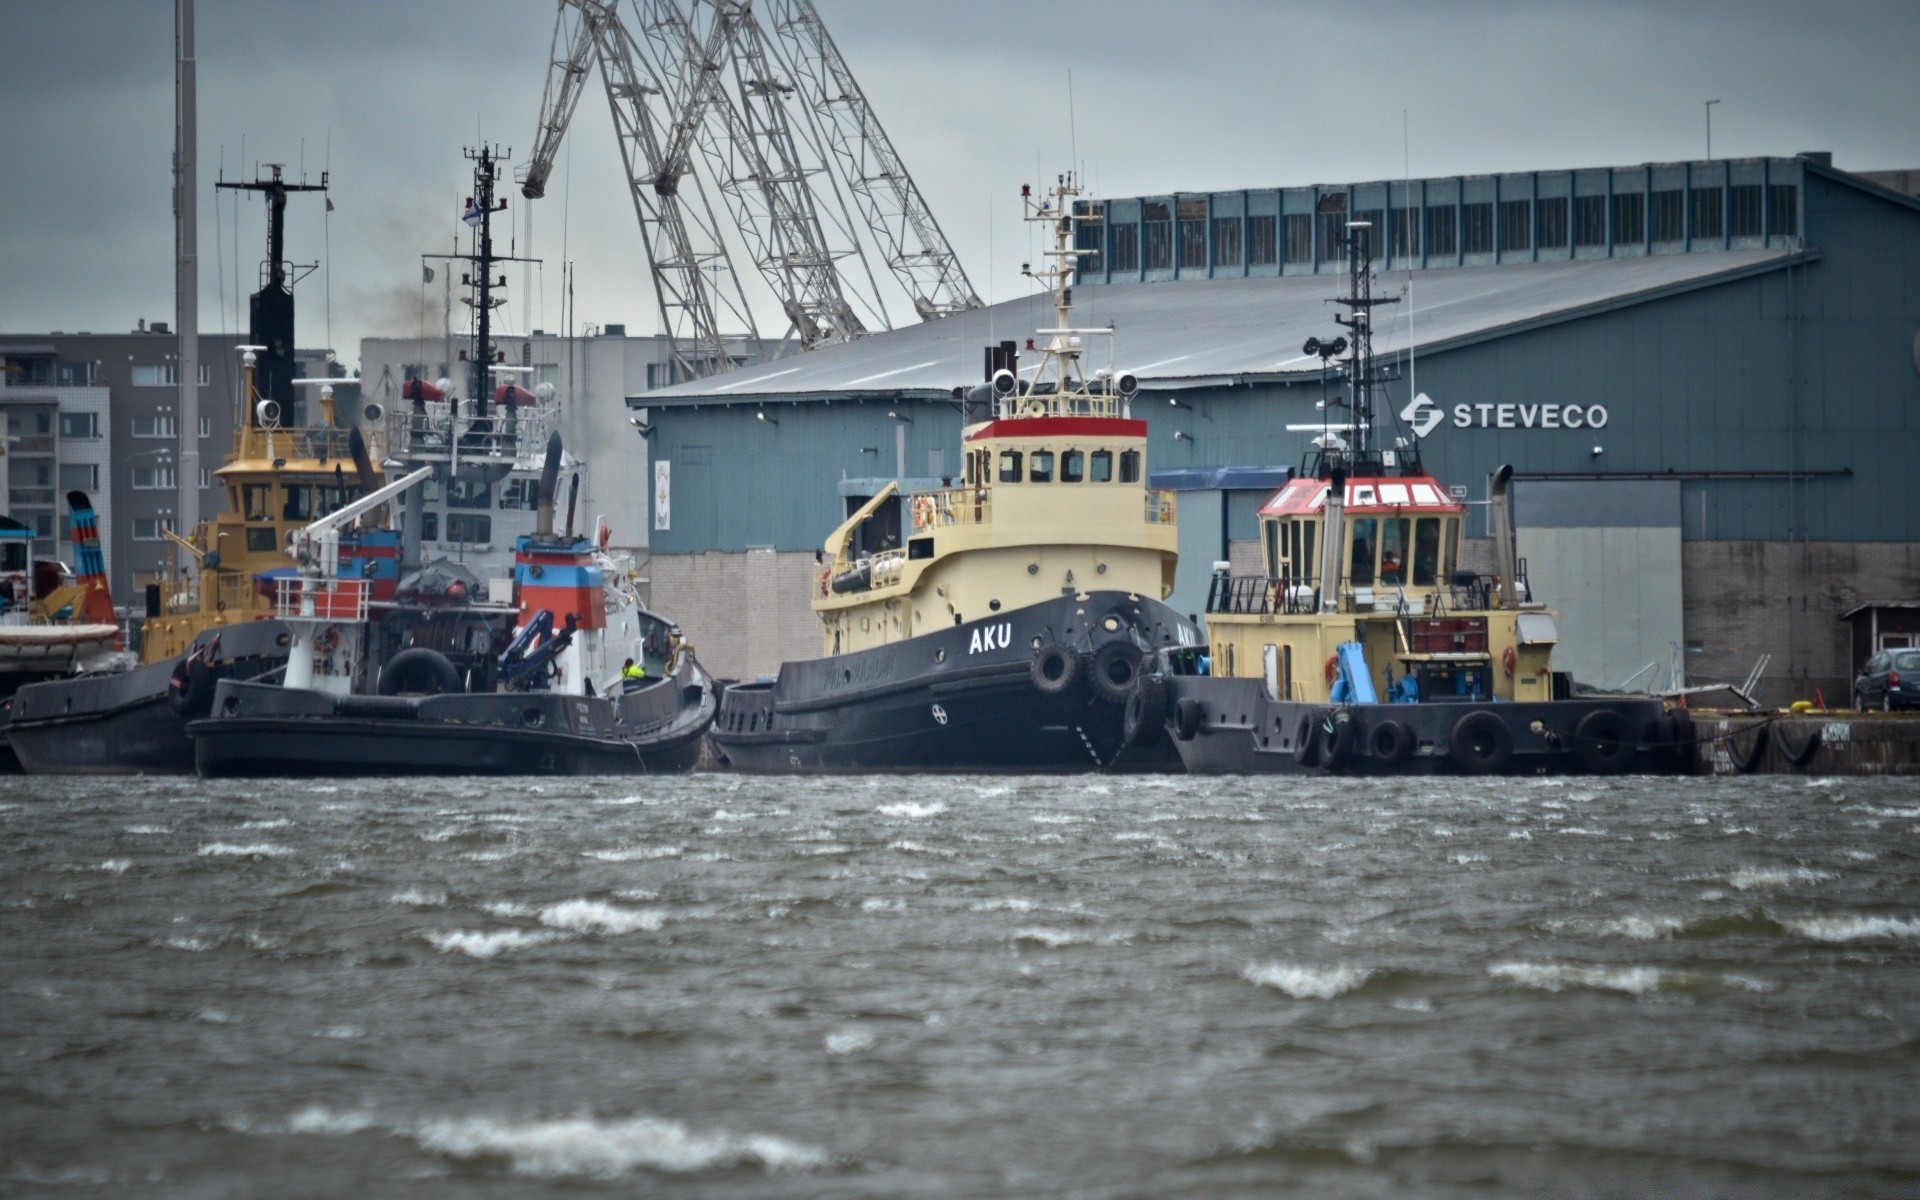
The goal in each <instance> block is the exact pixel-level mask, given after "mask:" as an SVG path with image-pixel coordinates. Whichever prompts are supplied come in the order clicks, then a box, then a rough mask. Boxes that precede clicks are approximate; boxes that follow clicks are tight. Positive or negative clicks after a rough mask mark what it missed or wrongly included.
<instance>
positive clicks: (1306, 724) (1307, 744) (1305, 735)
mask: <svg viewBox="0 0 1920 1200" xmlns="http://www.w3.org/2000/svg"><path fill="white" fill-rule="evenodd" d="M1293 761H1294V763H1295V764H1296V765H1298V766H1302V767H1311V766H1314V765H1316V764H1317V763H1319V761H1320V714H1319V713H1318V712H1315V711H1313V710H1311V709H1309V710H1308V711H1307V712H1306V713H1305V714H1304V715H1302V716H1301V718H1300V727H1299V728H1298V729H1296V730H1294V736H1293Z"/></svg>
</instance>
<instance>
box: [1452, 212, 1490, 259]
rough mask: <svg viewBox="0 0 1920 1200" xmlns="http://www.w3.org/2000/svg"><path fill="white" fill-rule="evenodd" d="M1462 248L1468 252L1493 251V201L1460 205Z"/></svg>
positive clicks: (1485, 252) (1482, 252) (1484, 252)
mask: <svg viewBox="0 0 1920 1200" xmlns="http://www.w3.org/2000/svg"><path fill="white" fill-rule="evenodd" d="M1460 249H1461V250H1462V251H1463V252H1465V253H1467V254H1491V253H1492V252H1493V202H1492V201H1485V202H1483V203H1480V204H1463V205H1461V206H1460Z"/></svg>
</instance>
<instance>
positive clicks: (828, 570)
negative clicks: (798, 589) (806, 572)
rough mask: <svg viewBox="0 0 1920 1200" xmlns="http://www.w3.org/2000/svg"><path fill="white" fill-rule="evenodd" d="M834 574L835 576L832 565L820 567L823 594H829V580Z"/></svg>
mask: <svg viewBox="0 0 1920 1200" xmlns="http://www.w3.org/2000/svg"><path fill="white" fill-rule="evenodd" d="M832 576H833V568H832V567H822V568H821V569H820V594H821V595H822V596H824V595H826V594H827V584H828V581H829V580H830V579H831V578H832Z"/></svg>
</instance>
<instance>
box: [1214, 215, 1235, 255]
mask: <svg viewBox="0 0 1920 1200" xmlns="http://www.w3.org/2000/svg"><path fill="white" fill-rule="evenodd" d="M1213 262H1214V265H1215V266H1220V267H1237V266H1239V265H1240V218H1239V217H1220V218H1218V219H1217V220H1215V221H1214V223H1213Z"/></svg>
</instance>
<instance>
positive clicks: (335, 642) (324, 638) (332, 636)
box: [313, 628, 340, 654]
mask: <svg viewBox="0 0 1920 1200" xmlns="http://www.w3.org/2000/svg"><path fill="white" fill-rule="evenodd" d="M339 645H340V631H339V630H338V629H331V628H330V629H328V630H327V631H326V632H325V633H323V634H321V635H320V636H319V637H317V638H315V639H313V648H314V649H315V650H318V651H319V652H320V653H322V654H332V653H333V652H334V650H335V649H336V648H338V647H339Z"/></svg>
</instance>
